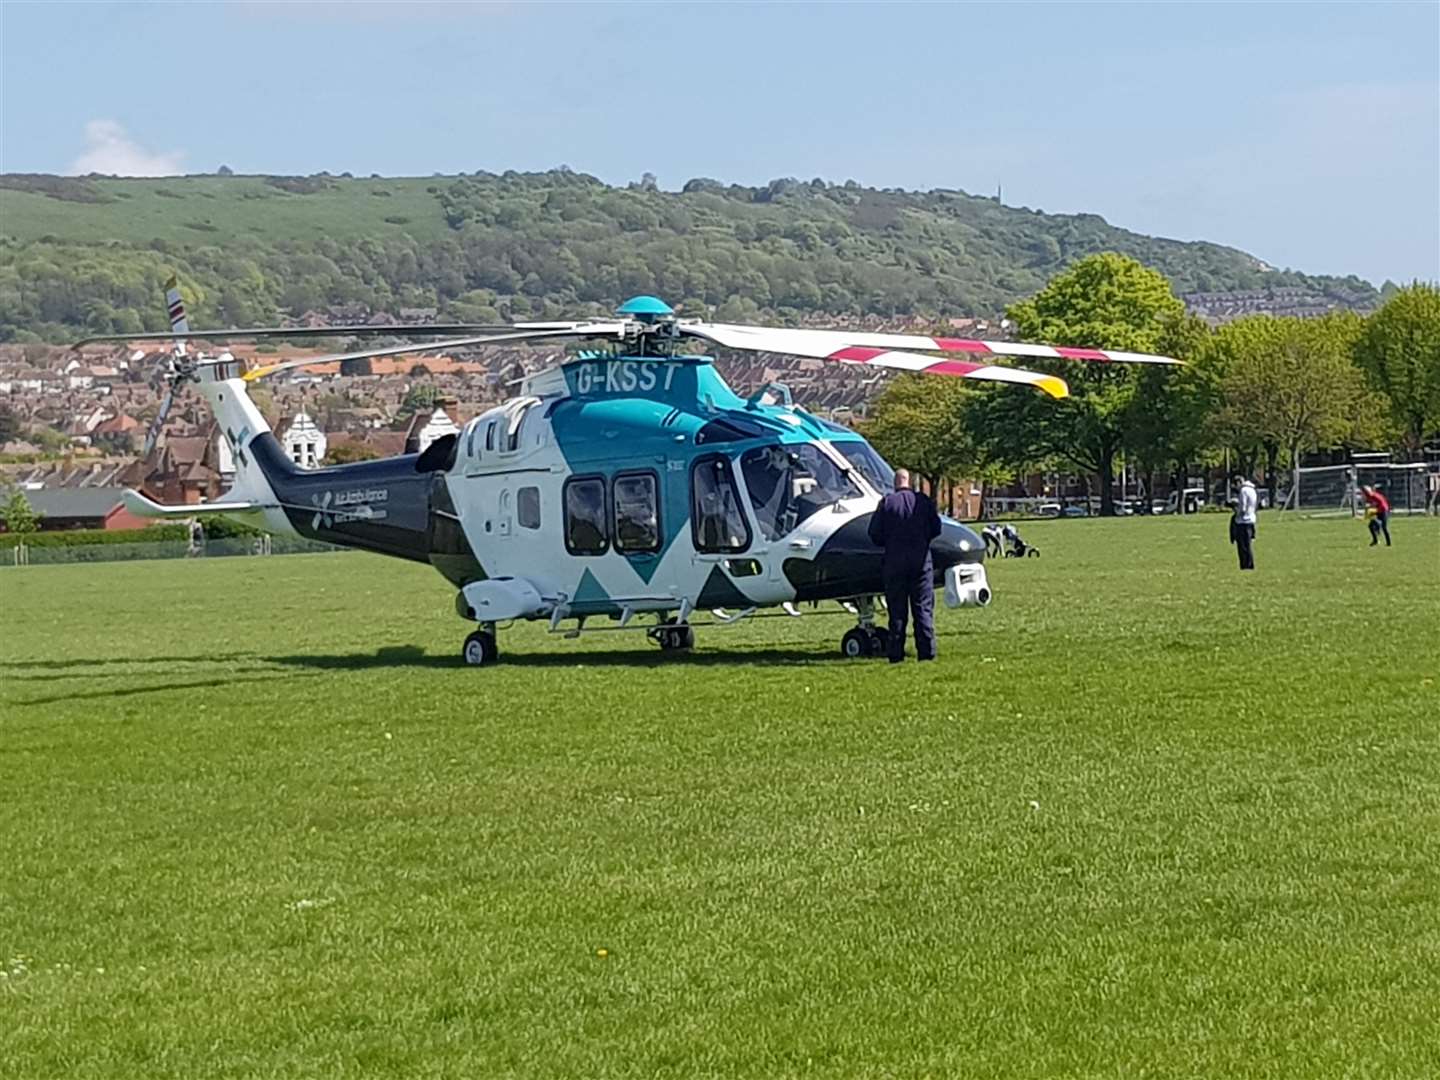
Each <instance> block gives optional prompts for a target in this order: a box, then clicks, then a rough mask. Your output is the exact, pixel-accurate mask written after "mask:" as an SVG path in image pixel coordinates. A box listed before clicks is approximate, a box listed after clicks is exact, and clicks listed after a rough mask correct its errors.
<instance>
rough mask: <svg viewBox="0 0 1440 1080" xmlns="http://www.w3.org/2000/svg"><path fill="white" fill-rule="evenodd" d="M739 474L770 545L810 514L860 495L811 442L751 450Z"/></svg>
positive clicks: (741, 460) (850, 481)
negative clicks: (742, 477)
mask: <svg viewBox="0 0 1440 1080" xmlns="http://www.w3.org/2000/svg"><path fill="white" fill-rule="evenodd" d="M740 470H741V472H743V473H744V474H745V487H746V488H747V489H748V490H749V492H750V505H751V507H753V508H754V510H755V520H756V522H757V523H758V524H759V525H760V531H761V532H762V533H763V534H764V536H765V539H767V540H778V539H779V538H780V537H782V536H784V535H785V534H786V533H788V532H790V531H791V530H792V529H794V528H795V527H796V526H797V525H799V524H800V523H801V522H802V521H804V520H805V519H806V518H808V517H809V516H810V515H811V514H814V513H815V512H817V511H819V510H823V509H824V508H825V507H827V506H833V505H834V504H835V503H836V502H838V501H839V500H841V499H852V498H855V497H856V496H858V495H859V494H860V488H859V486H858V485H857V484H856V483H855V481H854V480H852V479H850V477H849V476H848V475H847V474H846V472H845V470H844V469H842V468H840V467H839V466H838V465H836V464H835V463H834V462H833V461H831V460H830V459H829V458H828V457H826V456H825V454H823V453H822V452H821V451H820V449H819V448H818V447H816V446H814V445H812V444H810V443H797V444H794V445H790V446H762V447H759V448H757V449H755V450H749V451H747V452H746V453H745V454H744V455H742V456H741V458H740Z"/></svg>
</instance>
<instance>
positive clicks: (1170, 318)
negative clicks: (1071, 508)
mask: <svg viewBox="0 0 1440 1080" xmlns="http://www.w3.org/2000/svg"><path fill="white" fill-rule="evenodd" d="M1184 310H1185V307H1184V305H1183V304H1182V303H1181V302H1180V300H1179V299H1177V298H1176V296H1175V294H1174V293H1173V292H1171V291H1170V284H1169V282H1167V281H1166V280H1165V277H1164V275H1163V274H1161V273H1160V272H1159V271H1158V270H1152V269H1150V268H1148V267H1146V266H1142V265H1141V264H1140V263H1138V262H1136V261H1135V260H1134V259H1131V258H1129V257H1127V256H1124V255H1118V254H1115V253H1114V252H1106V253H1104V254H1100V255H1092V256H1090V257H1089V258H1086V259H1081V260H1080V261H1079V262H1077V263H1076V264H1075V265H1074V266H1072V267H1070V269H1069V270H1066V271H1065V272H1064V273H1062V274H1059V275H1057V276H1056V277H1054V278H1052V279H1051V280H1050V283H1049V284H1048V285H1046V286H1045V288H1043V289H1041V290H1040V292H1039V293H1037V294H1036V295H1035V296H1033V297H1031V298H1030V299H1029V300H1024V301H1022V302H1020V303H1018V304H1013V305H1011V307H1010V308H1009V309H1008V312H1007V314H1008V315H1009V317H1010V318H1011V320H1013V321H1014V323H1015V326H1016V329H1017V330H1018V331H1019V333H1020V336H1021V337H1022V338H1024V339H1025V340H1027V341H1042V342H1047V343H1049V344H1054V345H1074V346H1081V347H1089V348H1101V349H1122V350H1126V351H1129V352H1141V353H1154V352H1160V351H1161V350H1162V348H1163V346H1164V344H1165V343H1166V341H1167V340H1169V339H1171V337H1172V336H1173V335H1174V334H1175V333H1176V327H1177V326H1179V325H1180V322H1181V319H1182V316H1183V315H1184ZM1026 366H1027V367H1031V368H1034V369H1036V370H1039V371H1044V372H1047V373H1049V374H1052V375H1058V376H1060V377H1061V378H1063V379H1064V380H1065V381H1066V382H1067V383H1068V384H1069V385H1070V396H1069V397H1067V398H1065V399H1064V400H1061V401H1055V400H1053V399H1052V398H1049V397H1045V396H1043V395H1040V394H1038V393H1027V392H1025V391H1023V390H1017V389H1016V388H1014V387H1003V388H996V389H994V390H992V391H990V392H987V393H986V394H985V395H983V397H981V398H980V399H979V400H978V401H977V403H976V408H975V414H974V417H973V419H972V425H973V428H974V430H975V432H976V435H977V436H978V437H979V439H980V440H981V442H982V443H983V444H984V445H985V446H986V447H987V448H988V449H989V450H990V451H991V453H992V455H993V456H994V457H995V458H997V459H1000V460H1005V461H1009V462H1010V463H1012V464H1014V465H1017V466H1018V465H1021V464H1024V463H1027V462H1033V461H1035V460H1036V459H1038V458H1062V459H1064V460H1066V461H1068V462H1070V463H1071V464H1072V465H1074V466H1076V467H1077V468H1079V469H1081V470H1082V471H1084V472H1086V473H1090V474H1094V475H1096V476H1098V477H1099V480H1100V512H1101V513H1102V514H1113V513H1114V512H1115V494H1114V464H1115V457H1116V455H1117V454H1118V453H1119V452H1120V450H1121V448H1122V447H1123V446H1124V445H1125V443H1126V441H1127V438H1129V437H1130V435H1131V428H1132V426H1133V424H1134V422H1135V419H1136V416H1137V413H1136V411H1135V408H1134V405H1135V400H1136V389H1137V386H1138V385H1139V379H1140V376H1139V373H1138V371H1137V370H1136V369H1135V367H1133V366H1130V365H1124V364H1100V363H1092V362H1089V361H1068V360H1056V361H1045V360H1035V361H1031V360H1027V361H1026Z"/></svg>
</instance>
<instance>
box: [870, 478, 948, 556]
mask: <svg viewBox="0 0 1440 1080" xmlns="http://www.w3.org/2000/svg"><path fill="white" fill-rule="evenodd" d="M939 535H940V515H939V513H937V512H936V510H935V504H934V503H933V502H931V501H930V496H928V495H925V494H922V493H921V492H918V491H911V490H909V489H908V488H902V489H901V490H899V491H892V492H891V493H890V494H889V495H886V496H885V498H884V500H883V501H882V502H881V503H880V508H879V509H878V510H876V511H875V514H874V515H873V516H872V517H871V518H870V540H871V542H872V543H874V544H875V545H876V546H877V547H882V548H884V549H885V574H886V576H890V575H893V574H906V573H908V574H915V573H919V572H920V571H922V570H928V569H929V567H930V541H931V540H933V539H935V537H937V536H939Z"/></svg>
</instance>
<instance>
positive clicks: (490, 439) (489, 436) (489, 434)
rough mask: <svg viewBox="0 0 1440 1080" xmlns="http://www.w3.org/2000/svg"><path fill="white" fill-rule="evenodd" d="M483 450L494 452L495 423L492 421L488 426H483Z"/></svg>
mask: <svg viewBox="0 0 1440 1080" xmlns="http://www.w3.org/2000/svg"><path fill="white" fill-rule="evenodd" d="M485 449H486V450H494V449H495V421H494V420H491V421H490V423H488V424H486V425H485Z"/></svg>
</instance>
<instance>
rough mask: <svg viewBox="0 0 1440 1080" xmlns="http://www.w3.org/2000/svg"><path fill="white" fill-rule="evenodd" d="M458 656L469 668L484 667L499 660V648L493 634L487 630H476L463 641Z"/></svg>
mask: <svg viewBox="0 0 1440 1080" xmlns="http://www.w3.org/2000/svg"><path fill="white" fill-rule="evenodd" d="M460 655H461V656H463V657H464V658H465V663H467V664H469V665H470V666H471V667H484V666H485V665H487V664H493V663H495V661H496V660H498V659H499V658H500V646H499V645H497V644H496V642H495V635H494V634H492V633H490V632H489V631H488V630H476V631H474V632H472V633H471V634H470V635H469V636H468V637H467V638H466V639H465V645H464V647H463V648H462V649H461V650H460Z"/></svg>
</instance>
